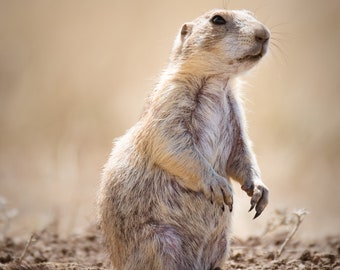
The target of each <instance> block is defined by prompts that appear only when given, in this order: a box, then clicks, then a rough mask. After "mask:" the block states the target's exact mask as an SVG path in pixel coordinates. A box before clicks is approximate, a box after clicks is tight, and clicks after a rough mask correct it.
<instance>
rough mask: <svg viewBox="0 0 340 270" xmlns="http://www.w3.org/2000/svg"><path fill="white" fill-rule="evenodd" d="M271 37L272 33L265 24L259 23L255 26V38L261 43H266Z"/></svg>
mask: <svg viewBox="0 0 340 270" xmlns="http://www.w3.org/2000/svg"><path fill="white" fill-rule="evenodd" d="M269 38H270V33H269V31H268V30H267V28H266V27H265V26H263V25H262V24H258V25H257V26H256V27H255V40H256V41H257V42H260V43H265V42H266V41H268V39H269Z"/></svg>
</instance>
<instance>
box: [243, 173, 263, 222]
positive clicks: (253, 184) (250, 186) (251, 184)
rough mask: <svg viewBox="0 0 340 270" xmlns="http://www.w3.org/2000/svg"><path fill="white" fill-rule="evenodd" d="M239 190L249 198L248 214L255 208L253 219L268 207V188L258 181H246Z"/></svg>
mask: <svg viewBox="0 0 340 270" xmlns="http://www.w3.org/2000/svg"><path fill="white" fill-rule="evenodd" d="M241 188H242V189H243V190H244V191H245V192H246V193H247V194H248V196H250V197H251V200H250V209H249V212H250V211H251V210H253V209H254V207H255V210H256V213H255V216H254V219H255V218H257V217H258V216H259V215H260V214H261V213H262V211H263V210H264V209H265V208H266V206H267V205H268V195H269V191H268V188H267V187H266V186H265V184H263V182H262V181H261V180H260V179H255V180H247V181H245V182H244V184H243V185H242V186H241Z"/></svg>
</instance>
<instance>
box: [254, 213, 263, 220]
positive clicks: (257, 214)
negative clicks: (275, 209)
mask: <svg viewBox="0 0 340 270" xmlns="http://www.w3.org/2000/svg"><path fill="white" fill-rule="evenodd" d="M261 213H262V211H258V212H256V213H255V216H254V218H253V219H255V218H257V217H258V216H259V215H261Z"/></svg>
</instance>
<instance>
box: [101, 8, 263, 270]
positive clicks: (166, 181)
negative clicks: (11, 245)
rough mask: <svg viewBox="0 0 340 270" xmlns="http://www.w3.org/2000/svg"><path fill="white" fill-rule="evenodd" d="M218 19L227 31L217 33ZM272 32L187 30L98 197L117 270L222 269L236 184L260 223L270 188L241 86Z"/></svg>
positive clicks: (233, 24)
mask: <svg viewBox="0 0 340 270" xmlns="http://www.w3.org/2000/svg"><path fill="white" fill-rule="evenodd" d="M215 15H220V16H222V17H223V18H224V19H225V20H226V22H227V23H226V24H225V25H215V24H213V23H212V21H211V20H212V18H213V17H214V16H215ZM267 39H269V32H268V30H267V29H266V28H265V27H264V26H263V25H262V24H260V23H259V22H258V21H257V20H256V19H254V18H253V17H252V15H251V14H250V13H249V12H247V11H226V10H213V11H210V12H208V13H206V14H204V15H202V16H201V17H199V18H197V19H196V20H194V21H193V22H190V23H187V24H184V25H183V26H182V28H181V30H180V32H179V34H178V36H177V38H176V41H175V44H174V48H173V50H172V53H171V57H170V63H169V66H168V68H167V69H166V70H165V71H164V73H163V75H162V76H161V78H160V81H159V83H158V85H157V87H156V88H155V89H154V91H153V92H152V94H151V95H150V97H149V98H148V100H147V102H146V106H145V110H144V112H143V115H142V117H141V119H140V120H139V122H138V123H137V124H136V125H135V126H133V127H132V128H131V129H130V130H129V131H128V132H127V133H126V134H125V135H124V136H122V137H121V138H119V139H117V140H116V141H115V145H114V147H113V150H112V153H111V156H110V158H109V160H108V162H107V164H106V166H105V169H104V172H103V177H102V183H101V187H100V191H99V197H98V206H99V221H100V225H101V228H102V230H103V233H104V235H105V237H106V240H107V245H108V251H109V254H110V258H111V261H112V264H113V266H114V269H116V270H121V269H160V270H161V269H215V268H217V267H221V266H222V265H223V262H224V260H225V258H226V255H227V250H228V242H229V229H230V219H231V214H230V212H231V210H232V204H233V199H232V189H231V183H230V178H233V179H234V180H236V181H238V182H239V183H240V184H241V185H242V189H244V190H245V191H246V192H247V194H248V195H249V196H252V199H251V204H252V207H255V209H256V216H258V215H259V214H260V213H261V212H262V211H263V209H264V208H265V206H266V205H267V203H268V190H267V188H266V187H265V186H264V184H263V183H262V181H261V179H260V171H259V168H258V166H257V163H256V159H255V156H254V154H253V152H252V150H251V147H250V141H249V139H248V137H247V135H246V131H245V120H244V116H243V111H242V106H241V102H240V98H239V96H238V93H237V89H235V87H234V84H235V81H236V80H237V77H238V76H239V75H240V74H242V73H243V72H245V71H247V70H249V69H250V68H251V67H253V66H254V65H255V64H257V63H258V61H259V59H260V58H261V57H262V56H263V55H264V54H265V53H266V50H267V46H268V40H267Z"/></svg>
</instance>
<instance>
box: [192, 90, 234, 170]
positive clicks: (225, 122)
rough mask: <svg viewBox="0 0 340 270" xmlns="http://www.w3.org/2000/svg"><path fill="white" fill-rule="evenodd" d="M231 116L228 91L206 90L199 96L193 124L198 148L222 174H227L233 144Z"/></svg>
mask: <svg viewBox="0 0 340 270" xmlns="http://www.w3.org/2000/svg"><path fill="white" fill-rule="evenodd" d="M229 118H230V106H229V103H228V99H227V91H226V90H224V89H221V90H220V91H216V89H215V90H211V91H209V90H208V89H207V90H205V91H204V93H202V95H201V96H200V97H199V103H198V106H197V108H196V110H195V112H194V114H193V119H192V125H193V129H194V131H195V133H196V136H195V137H196V145H197V148H198V149H199V151H200V152H201V153H202V155H203V156H204V157H205V158H206V159H207V160H208V161H209V163H210V164H211V165H212V166H213V167H214V169H215V170H216V171H217V172H218V173H220V174H221V175H225V172H226V164H227V160H228V157H229V154H230V152H231V146H232V138H233V133H232V131H233V128H232V126H231V124H230V123H231V121H230V120H229Z"/></svg>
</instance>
